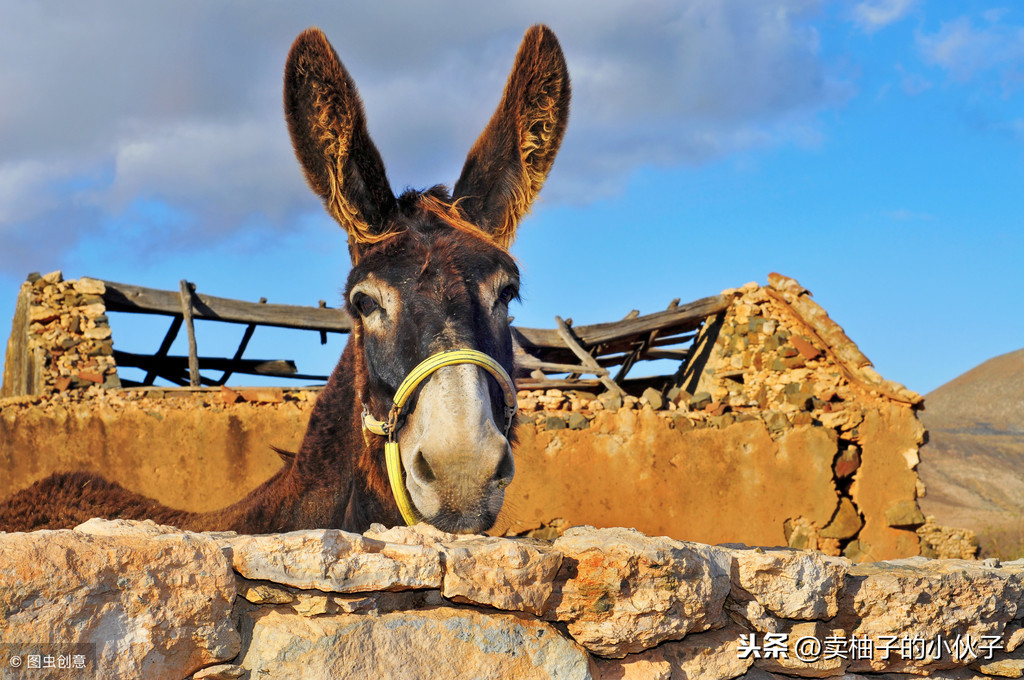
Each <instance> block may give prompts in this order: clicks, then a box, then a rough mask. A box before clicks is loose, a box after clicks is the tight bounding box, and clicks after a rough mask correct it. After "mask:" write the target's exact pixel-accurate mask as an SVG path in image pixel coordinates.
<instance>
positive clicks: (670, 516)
mask: <svg viewBox="0 0 1024 680" xmlns="http://www.w3.org/2000/svg"><path fill="white" fill-rule="evenodd" d="M97 285H102V284H101V283H100V282H96V281H91V280H88V279H82V280H79V281H77V282H75V281H62V280H60V277H59V276H58V275H48V276H47V277H41V278H40V279H39V280H36V281H33V282H30V283H27V284H25V286H23V288H22V297H21V298H19V302H21V301H24V302H25V305H24V310H23V311H22V310H21V308H19V310H20V311H19V314H20V315H21V316H20V317H19V318H23V320H24V321H25V329H26V331H27V332H26V333H25V336H26V337H27V338H28V342H27V343H26V346H28V345H31V351H25V350H15V351H13V352H12V350H10V349H9V351H8V357H7V364H6V368H11V366H15V367H17V366H19V365H20V364H18V362H17V361H14V362H12V358H11V357H12V356H15V357H18V356H27V357H29V358H30V359H31V360H32V361H35V362H36V365H38V366H40V367H42V369H43V370H40V371H38V372H37V373H36V374H37V375H39V376H41V377H40V378H39V382H40V384H41V385H42V386H43V389H41V390H39V391H37V392H36V393H35V394H34V395H33V396H28V397H16V398H8V399H4V400H0V469H3V470H4V471H5V472H6V474H4V475H0V497H4V496H6V495H8V494H10V493H13V492H14V491H16V490H18V489H20V488H23V487H24V486H28V485H29V484H31V483H32V482H34V481H36V480H37V479H41V478H42V477H45V476H46V475H48V474H50V473H52V472H54V471H58V470H69V469H90V470H95V471H98V472H100V473H102V474H104V475H106V476H108V477H109V478H111V479H113V480H115V481H118V482H119V483H121V484H123V485H125V486H127V487H128V488H131V489H133V490H135V491H138V492H140V493H143V494H146V495H148V496H151V497H153V498H156V499H157V500H159V501H161V502H163V503H165V504H168V505H171V506H173V507H179V508H186V509H191V510H209V509H212V508H213V507H215V506H218V505H223V504H226V503H230V502H233V501H235V500H237V499H239V498H241V497H242V496H244V495H245V494H246V493H248V491H249V490H251V489H252V488H254V487H255V486H257V485H259V484H260V483H261V482H263V481H264V480H265V479H267V478H268V477H269V476H270V475H272V474H273V473H274V472H275V471H276V470H277V469H278V468H279V467H280V466H281V465H282V462H281V459H280V458H279V457H278V456H277V454H275V453H274V452H273V450H272V449H271V446H276V447H278V448H281V449H284V450H291V451H294V450H296V449H297V447H298V444H299V441H300V439H301V436H302V432H303V430H304V428H305V423H306V421H307V419H308V417H309V412H310V409H311V406H312V403H313V400H314V399H315V397H316V392H315V391H309V390H289V389H270V388H263V389H259V390H242V389H237V390H228V389H224V390H211V389H201V390H189V389H177V388H174V389H162V388H161V389H128V390H120V389H101V388H100V386H101V385H106V386H107V387H112V386H113V385H116V368H115V367H114V366H113V362H112V360H111V359H110V356H109V352H110V347H111V345H110V342H111V340H113V341H115V342H116V338H113V339H112V338H111V337H110V336H109V328H107V326H106V319H105V315H104V314H102V313H101V312H102V309H101V307H97V306H96V305H97V302H96V297H97V295H98V293H97V292H96V291H97ZM725 292H726V294H728V295H729V296H730V297H731V298H732V304H731V305H730V307H729V308H728V309H727V310H726V311H725V312H724V313H723V314H721V315H720V316H718V317H716V318H712V319H709V321H708V323H707V324H705V326H704V328H703V330H702V331H701V333H700V335H699V337H698V338H697V341H696V345H695V352H694V358H693V360H691V361H690V362H689V363H688V364H687V366H686V367H685V370H682V371H680V374H679V375H678V376H676V379H675V381H674V383H673V384H672V385H670V386H668V387H666V388H665V389H664V390H660V391H659V390H654V389H649V390H647V391H646V392H645V393H644V394H643V395H637V396H626V397H624V398H622V397H619V396H615V395H612V394H608V393H605V394H591V393H586V392H568V391H559V390H549V391H533V392H520V394H519V402H520V415H519V424H518V429H517V432H518V438H519V444H518V446H517V449H516V479H515V481H514V482H513V484H512V485H511V486H510V487H509V491H508V495H507V502H506V508H505V510H504V512H503V513H502V516H501V518H499V523H498V526H497V527H496V531H497V532H499V533H503V534H507V535H533V536H540V537H556V536H558V535H559V534H560V533H561V532H562V531H564V530H565V529H566V528H567V527H571V526H575V525H593V526H598V527H613V526H629V527H635V528H637V529H639V530H641V531H643V532H645V533H647V534H651V535H665V536H670V537H672V538H676V539H680V540H692V541H699V542H703V543H710V544H714V543H723V542H732V541H738V542H743V543H746V544H749V545H776V546H790V547H795V548H806V549H816V550H820V551H822V552H823V553H825V554H828V555H843V556H846V557H847V558H849V559H851V560H853V561H856V562H860V561H873V560H882V559H893V558H898V557H905V556H908V555H916V554H919V553H920V552H922V551H923V552H925V553H927V554H931V555H942V556H957V555H962V556H967V555H970V554H973V551H974V549H975V547H974V546H973V545H972V544H971V541H970V537H969V536H967V537H962V538H963V540H961V539H960V538H956V537H951V535H950V534H949V532H947V531H944V530H942V529H941V528H937V527H934V526H930V527H929V528H928V529H927V531H924V530H922V533H921V534H920V535H922V536H927V537H928V538H927V539H926V543H925V544H924V546H922V545H921V543H920V539H919V534H918V531H917V530H918V529H920V528H921V527H922V525H924V524H925V518H924V517H923V516H922V514H921V512H920V510H919V509H918V506H917V499H918V498H919V497H920V496H921V495H922V494H923V493H924V492H925V489H924V487H923V485H922V484H921V482H920V481H919V479H918V477H917V474H916V471H915V468H916V465H917V462H918V453H917V452H918V447H919V446H920V443H921V441H922V438H923V435H924V431H923V428H922V427H921V425H920V423H919V421H918V419H917V415H916V410H915V409H916V407H917V406H918V405H919V404H920V401H921V399H920V397H919V396H918V395H916V394H915V393H913V392H911V391H909V390H907V389H905V388H903V387H902V386H900V385H898V384H895V383H892V382H889V381H885V380H884V379H883V378H881V376H879V375H878V374H877V373H875V372H874V370H873V369H872V368H871V366H870V362H869V361H868V360H867V359H866V358H865V357H864V356H863V354H861V353H860V351H859V350H858V349H857V346H856V344H854V343H853V342H852V341H851V340H850V339H849V338H847V337H846V335H845V334H844V333H843V331H842V329H841V328H840V327H839V326H838V325H836V324H835V323H834V322H832V321H831V319H829V318H828V315H827V314H826V313H825V312H824V310H823V309H821V307H820V306H818V305H817V304H816V303H815V302H814V301H813V300H812V299H811V297H810V295H809V293H807V291H805V290H804V289H803V288H801V287H800V286H799V284H797V283H796V282H795V281H793V280H792V279H787V278H785V277H782V276H778V275H772V276H770V277H769V283H768V284H767V285H764V286H761V285H757V284H747V285H746V286H743V287H741V288H738V289H734V290H730V291H725ZM76 319H77V321H76ZM16 329H17V320H16ZM90 336H96V337H90ZM100 336H103V337H100ZM12 342H13V340H12ZM63 345H67V347H63ZM29 363H31V361H30V362H29ZM19 370H20V369H18V370H13V371H7V370H6V369H5V389H7V388H6V385H7V384H8V373H12V374H18V375H25V374H26V372H25V371H23V370H21V371H20V373H19ZM15 377H16V376H15ZM97 377H99V378H102V379H101V380H94V378H97ZM12 380H13V378H12ZM90 386H91V387H90ZM22 394H24V392H23V393H22Z"/></svg>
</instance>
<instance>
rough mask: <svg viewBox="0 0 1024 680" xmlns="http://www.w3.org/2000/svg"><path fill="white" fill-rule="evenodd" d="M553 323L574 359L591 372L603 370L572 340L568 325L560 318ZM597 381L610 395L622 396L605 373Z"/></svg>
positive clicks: (620, 389) (556, 318) (620, 390)
mask: <svg viewBox="0 0 1024 680" xmlns="http://www.w3.org/2000/svg"><path fill="white" fill-rule="evenodd" d="M555 323H556V324H557V325H558V328H557V332H558V335H559V337H561V338H562V342H564V343H565V344H566V345H567V346H568V347H569V349H570V350H572V353H573V354H575V355H576V357H577V358H578V359H579V360H580V361H582V362H583V365H584V366H586V367H588V368H590V369H592V372H596V371H593V369H596V370H603V369H601V367H600V366H598V365H597V360H596V359H594V357H592V356H590V354H589V353H588V352H587V350H585V349H583V347H581V346H580V344H579V343H578V342H577V341H576V338H574V337H573V335H572V331H571V330H569V325H568V324H566V323H565V321H563V320H562V317H560V316H556V317H555ZM597 379H598V380H600V381H601V384H602V385H604V386H605V387H607V388H608V391H609V392H611V393H612V394H622V388H621V387H619V386H618V385H616V384H615V383H614V382H612V379H611V378H609V377H608V373H607V372H605V374H604V375H598V376H597Z"/></svg>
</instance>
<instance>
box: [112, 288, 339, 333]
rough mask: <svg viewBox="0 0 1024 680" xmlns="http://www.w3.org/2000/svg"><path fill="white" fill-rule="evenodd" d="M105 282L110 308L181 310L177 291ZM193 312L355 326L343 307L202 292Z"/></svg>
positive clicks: (281, 323)
mask: <svg viewBox="0 0 1024 680" xmlns="http://www.w3.org/2000/svg"><path fill="white" fill-rule="evenodd" d="M103 283H104V285H106V289H107V290H106V292H105V293H104V294H103V300H104V302H105V303H106V305H107V311H110V312H134V313H141V314H164V315H166V316H177V315H180V314H181V297H180V295H179V294H178V293H175V292H171V291H166V290H156V289H154V288H143V287H142V286H132V285H128V284H125V283H114V282H112V281H104V282H103ZM192 316H193V318H195V319H213V320H215V321H227V322H230V323H244V324H250V323H255V324H259V325H261V326H276V327H278V328H298V329H301V330H311V331H324V332H327V333H349V332H351V330H352V320H351V319H350V318H349V317H348V314H346V313H345V312H344V311H342V310H340V309H320V308H317V307H302V306H299V305H276V304H259V303H257V302H243V301H241V300H231V299H228V298H219V297H214V296H212V295H205V294H203V293H195V294H194V295H193V302H192Z"/></svg>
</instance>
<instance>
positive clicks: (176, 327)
mask: <svg viewBox="0 0 1024 680" xmlns="http://www.w3.org/2000/svg"><path fill="white" fill-rule="evenodd" d="M184 320H185V318H184V317H182V316H176V317H174V320H173V321H171V327H170V328H168V329H167V335H165V336H164V339H163V342H161V343H160V349H158V350H157V351H156V354H155V356H157V357H165V356H167V352H169V351H170V350H171V345H173V344H174V340H175V339H176V338H177V337H178V331H180V330H181V324H182V322H183V321H184ZM156 378H157V373H156V371H149V372H148V373H146V377H145V379H144V380H143V381H142V384H143V385H152V384H153V383H154V382H155V381H156Z"/></svg>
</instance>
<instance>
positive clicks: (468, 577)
mask: <svg viewBox="0 0 1024 680" xmlns="http://www.w3.org/2000/svg"><path fill="white" fill-rule="evenodd" d="M440 550H441V555H442V562H443V565H444V579H443V584H442V588H441V594H442V595H444V596H445V597H447V598H449V599H451V600H453V601H455V602H475V603H477V604H483V605H488V606H491V607H495V608H497V609H506V610H517V611H525V612H530V613H532V614H541V613H543V611H544V605H545V603H546V602H547V601H548V599H549V598H550V596H551V592H552V589H553V588H554V580H555V575H556V574H557V573H558V568H559V566H561V564H562V555H561V553H558V552H556V551H554V550H552V549H551V548H541V547H539V546H537V545H531V544H529V543H527V542H526V541H522V540H509V539H501V538H491V537H481V538H474V539H470V540H463V541H458V542H455V543H446V544H444V545H443V546H442V547H441V549H440Z"/></svg>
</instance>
